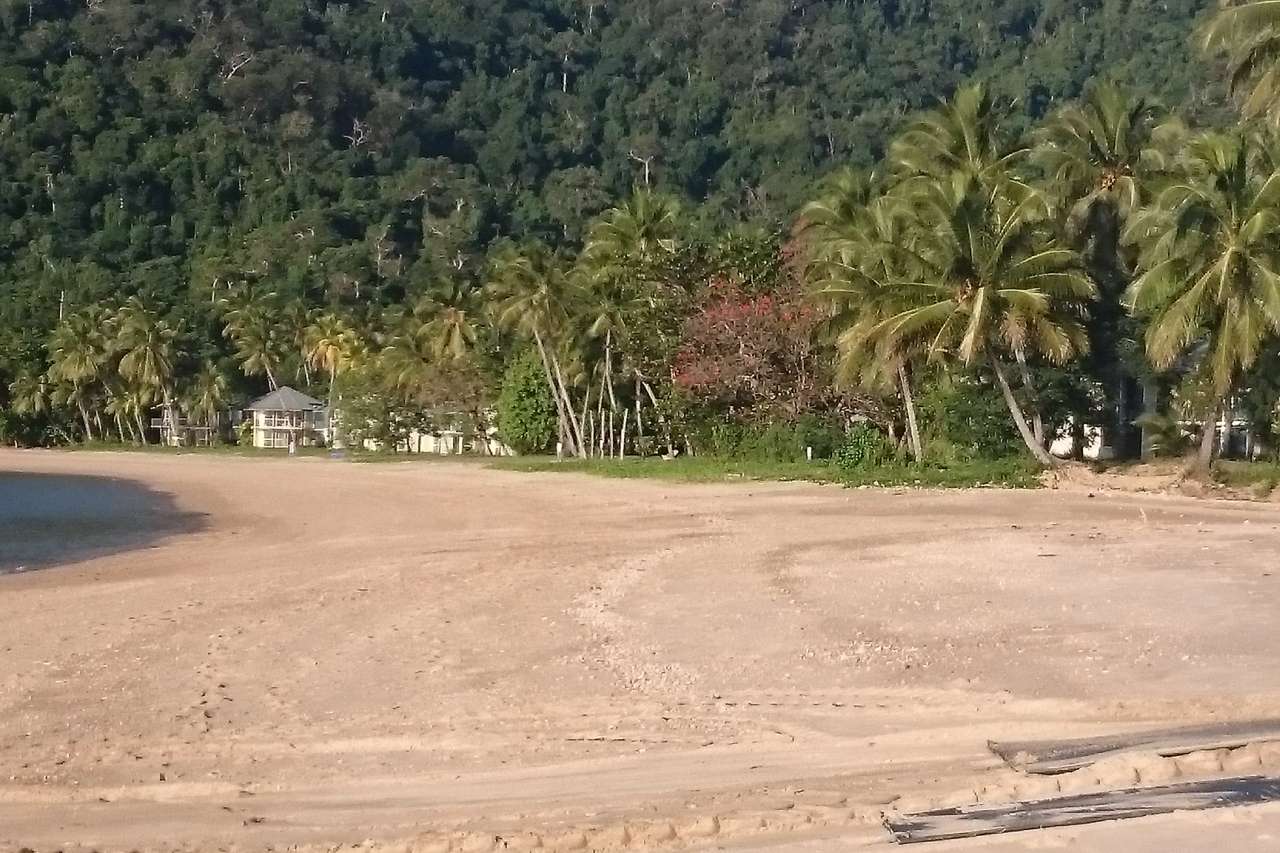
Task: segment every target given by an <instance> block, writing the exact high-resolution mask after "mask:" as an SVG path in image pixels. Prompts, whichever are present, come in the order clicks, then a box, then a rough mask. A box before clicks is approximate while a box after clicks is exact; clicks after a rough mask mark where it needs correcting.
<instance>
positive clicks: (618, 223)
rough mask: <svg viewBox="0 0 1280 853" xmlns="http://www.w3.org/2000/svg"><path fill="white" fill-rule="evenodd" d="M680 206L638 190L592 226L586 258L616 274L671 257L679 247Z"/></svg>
mask: <svg viewBox="0 0 1280 853" xmlns="http://www.w3.org/2000/svg"><path fill="white" fill-rule="evenodd" d="M679 227H680V206H679V205H678V204H677V203H676V202H675V201H674V200H673V199H671V198H670V197H668V196H664V195H659V194H657V193H654V192H652V191H650V190H648V189H637V190H636V191H635V192H634V193H632V195H631V198H630V199H628V200H627V201H626V202H625V203H624V204H621V205H619V206H617V207H615V208H612V209H611V210H607V211H605V212H604V213H603V214H601V215H600V217H599V219H597V220H596V222H595V224H594V225H592V226H591V229H590V233H589V234H588V236H587V243H586V247H585V249H584V250H583V254H584V255H586V256H587V257H588V258H591V259H593V260H594V261H595V263H596V264H597V265H598V266H600V267H612V268H614V270H615V271H624V270H625V268H627V267H630V268H632V269H634V268H635V267H637V266H639V265H643V264H647V263H650V262H652V261H654V260H656V259H657V258H659V257H661V256H662V255H669V254H671V253H672V252H674V251H675V250H676V247H677V245H678V243H679V240H678V237H679Z"/></svg>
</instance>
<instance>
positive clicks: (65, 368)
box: [49, 306, 110, 441]
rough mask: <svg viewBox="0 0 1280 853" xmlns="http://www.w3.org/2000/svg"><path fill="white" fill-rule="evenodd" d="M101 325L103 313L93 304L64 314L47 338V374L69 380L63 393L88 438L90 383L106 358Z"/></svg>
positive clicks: (107, 348)
mask: <svg viewBox="0 0 1280 853" xmlns="http://www.w3.org/2000/svg"><path fill="white" fill-rule="evenodd" d="M105 328H106V323H105V317H104V313H103V311H102V309H101V308H99V307H96V306H94V307H90V308H86V309H84V310H82V311H77V312H74V313H72V314H68V315H67V316H66V318H65V319H64V320H63V321H62V322H61V323H59V324H58V327H57V328H56V329H54V332H53V336H52V338H51V340H50V342H49V354H50V357H51V364H50V366H49V377H50V378H51V379H53V380H62V381H65V382H67V383H68V384H69V386H70V388H69V393H68V394H67V395H66V397H67V399H68V402H71V403H73V404H74V405H75V406H76V408H77V409H78V410H79V412H80V419H81V422H82V423H83V425H84V434H85V438H87V439H89V440H90V441H92V440H93V438H94V433H93V423H92V420H91V418H90V417H89V401H90V397H91V387H90V386H91V385H92V384H93V383H94V382H97V381H99V380H100V379H101V378H102V374H103V371H104V368H105V366H106V364H107V362H108V361H109V359H110V343H109V341H108V339H107V335H106V334H105V333H104V329H105Z"/></svg>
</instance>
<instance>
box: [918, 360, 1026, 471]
mask: <svg viewBox="0 0 1280 853" xmlns="http://www.w3.org/2000/svg"><path fill="white" fill-rule="evenodd" d="M917 402H918V404H919V408H920V414H921V419H922V421H923V424H922V430H923V432H924V434H925V441H926V443H927V444H928V445H929V457H930V458H931V459H932V458H935V457H936V458H939V459H942V460H946V459H954V460H957V461H969V460H974V459H1003V458H1006V457H1009V456H1013V455H1016V454H1018V453H1019V452H1020V451H1021V447H1022V442H1021V440H1020V439H1019V438H1018V434H1017V432H1016V431H1015V430H1014V428H1013V424H1012V423H1010V421H1009V412H1008V411H1007V410H1006V409H1005V407H1004V405H1003V404H1002V403H1001V402H1000V398H999V397H998V396H997V395H996V394H994V393H992V391H991V388H990V387H989V386H984V385H983V384H981V383H979V382H977V381H971V380H967V379H964V378H956V379H955V380H954V381H942V382H938V383H935V384H934V385H933V386H931V387H930V388H928V389H927V390H926V391H925V392H924V393H922V394H921V395H920V398H919V400H918V401H917Z"/></svg>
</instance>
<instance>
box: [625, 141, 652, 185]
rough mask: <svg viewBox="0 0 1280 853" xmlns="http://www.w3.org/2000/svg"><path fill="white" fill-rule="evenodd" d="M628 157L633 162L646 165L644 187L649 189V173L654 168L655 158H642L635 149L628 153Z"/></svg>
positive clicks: (650, 156)
mask: <svg viewBox="0 0 1280 853" xmlns="http://www.w3.org/2000/svg"><path fill="white" fill-rule="evenodd" d="M627 156H628V157H630V158H631V159H632V160H635V161H636V162H637V163H641V164H643V165H644V185H645V186H646V187H648V186H649V172H650V170H651V168H652V166H653V160H654V156H653V155H652V154H650V155H649V156H648V157H641V156H640V155H639V154H637V153H636V152H635V150H634V149H633V150H631V151H629V152H627Z"/></svg>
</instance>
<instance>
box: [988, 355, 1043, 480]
mask: <svg viewBox="0 0 1280 853" xmlns="http://www.w3.org/2000/svg"><path fill="white" fill-rule="evenodd" d="M991 369H992V370H994V371H995V374H996V381H997V382H999V383H1000V393H1001V394H1003V395H1004V402H1005V405H1007V406H1008V407H1009V414H1010V415H1012V416H1013V423H1014V425H1015V426H1017V428H1018V434H1019V435H1021V436H1022V441H1023V443H1025V444H1026V445H1027V449H1028V450H1030V451H1031V455H1032V456H1034V457H1035V458H1036V461H1037V462H1039V463H1040V464H1041V465H1045V466H1052V465H1054V464H1056V461H1055V460H1054V458H1053V456H1051V455H1050V454H1049V451H1047V450H1045V449H1044V445H1043V444H1041V443H1040V442H1039V441H1037V440H1036V437H1035V433H1033V432H1032V431H1031V427H1029V426H1028V425H1027V419H1026V416H1024V415H1023V414H1022V407H1021V406H1019V405H1018V398H1017V397H1015V396H1013V389H1012V388H1010V387H1009V378H1008V377H1007V376H1005V373H1004V367H1003V366H1002V365H1001V364H1000V359H998V358H995V357H994V356H992V358H991Z"/></svg>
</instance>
